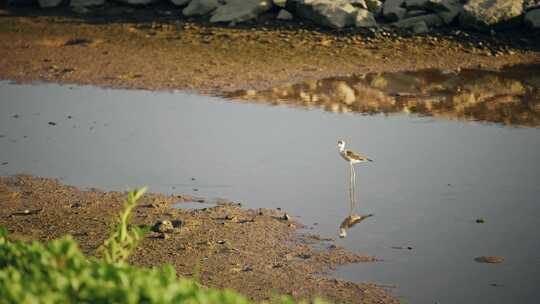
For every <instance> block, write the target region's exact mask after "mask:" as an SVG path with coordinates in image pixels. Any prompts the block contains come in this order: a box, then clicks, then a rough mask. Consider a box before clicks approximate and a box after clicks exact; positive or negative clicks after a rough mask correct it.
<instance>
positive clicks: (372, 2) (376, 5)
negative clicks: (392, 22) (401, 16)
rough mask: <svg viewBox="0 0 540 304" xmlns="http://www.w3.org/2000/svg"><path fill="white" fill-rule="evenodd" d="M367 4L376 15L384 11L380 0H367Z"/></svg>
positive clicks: (369, 9)
mask: <svg viewBox="0 0 540 304" xmlns="http://www.w3.org/2000/svg"><path fill="white" fill-rule="evenodd" d="M366 6H367V9H368V11H370V12H372V13H373V14H374V15H375V16H379V15H380V14H381V12H382V8H383V3H382V1H380V0H366Z"/></svg>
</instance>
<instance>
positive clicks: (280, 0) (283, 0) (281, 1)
mask: <svg viewBox="0 0 540 304" xmlns="http://www.w3.org/2000/svg"><path fill="white" fill-rule="evenodd" d="M272 2H273V3H274V5H275V6H277V7H285V6H287V0H272Z"/></svg>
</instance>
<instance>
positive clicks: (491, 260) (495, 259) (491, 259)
mask: <svg viewBox="0 0 540 304" xmlns="http://www.w3.org/2000/svg"><path fill="white" fill-rule="evenodd" d="M474 260H475V261H476V262H478V263H488V264H499V263H502V262H503V261H504V257H502V256H494V255H489V256H479V257H476V258H474Z"/></svg>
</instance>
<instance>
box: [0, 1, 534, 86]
mask: <svg viewBox="0 0 540 304" xmlns="http://www.w3.org/2000/svg"><path fill="white" fill-rule="evenodd" d="M168 9H169V10H170V12H172V14H173V15H172V16H168V17H163V16H161V15H159V14H157V13H156V12H159V10H153V9H151V8H139V9H133V8H130V9H129V12H123V11H122V10H118V8H114V7H113V8H110V7H107V8H104V9H102V11H98V12H96V13H95V14H93V15H90V16H80V15H74V14H73V13H69V11H67V12H66V10H61V9H59V10H38V9H25V10H17V9H14V10H0V17H1V18H0V79H10V80H15V81H18V82H28V81H46V82H57V83H74V84H88V85H100V86H112V87H125V88H140V89H150V90H171V89H181V90H193V91H197V92H200V93H209V94H220V93H224V92H229V91H234V90H237V89H250V88H252V89H265V88H270V87H272V86H275V85H280V84H284V83H294V82H298V81H300V80H304V79H306V78H310V79H321V78H325V77H331V76H340V75H349V74H352V73H364V72H381V71H403V70H418V69H425V68H441V69H449V70H455V69H458V68H465V67H469V68H470V67H482V68H489V69H498V68H500V67H502V66H505V65H511V64H530V63H535V62H536V63H538V62H540V53H539V51H538V50H540V42H538V41H540V39H537V37H536V36H535V35H537V34H534V33H532V34H531V33H523V31H522V32H519V31H518V32H509V33H497V34H496V35H495V36H490V35H484V34H479V33H474V32H471V33H466V32H463V31H462V30H451V29H446V30H441V31H443V32H433V33H431V34H429V35H427V36H403V35H402V36H400V35H398V34H396V33H393V32H391V31H387V32H385V31H383V32H381V33H376V34H374V33H372V32H370V31H367V30H358V29H352V30H343V31H324V30H321V29H317V28H311V27H309V26H307V25H299V24H290V23H283V22H278V21H268V18H266V21H264V20H263V21H260V22H258V23H255V24H250V25H249V26H244V27H226V26H224V27H220V26H213V25H209V24H207V23H205V22H204V20H203V21H200V20H199V21H196V22H195V21H194V20H191V19H185V18H184V17H181V14H180V11H179V10H178V9H175V8H170V7H169V8H168ZM115 12H118V13H115ZM43 14H46V15H43ZM115 14H116V15H115ZM270 17H271V16H270ZM262 19H264V18H262ZM444 31H445V32H444Z"/></svg>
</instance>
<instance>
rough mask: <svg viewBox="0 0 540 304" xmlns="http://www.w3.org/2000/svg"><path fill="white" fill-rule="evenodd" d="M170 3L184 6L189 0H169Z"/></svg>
mask: <svg viewBox="0 0 540 304" xmlns="http://www.w3.org/2000/svg"><path fill="white" fill-rule="evenodd" d="M170 1H171V3H172V4H174V5H176V6H185V5H187V4H188V3H189V1H191V0H170Z"/></svg>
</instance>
